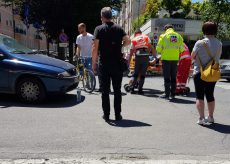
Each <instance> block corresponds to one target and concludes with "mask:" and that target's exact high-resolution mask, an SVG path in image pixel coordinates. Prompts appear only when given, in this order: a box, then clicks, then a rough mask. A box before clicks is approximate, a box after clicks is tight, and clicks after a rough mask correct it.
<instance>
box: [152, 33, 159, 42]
mask: <svg viewBox="0 0 230 164" xmlns="http://www.w3.org/2000/svg"><path fill="white" fill-rule="evenodd" d="M153 42H154V43H157V42H158V36H157V35H154V36H153Z"/></svg>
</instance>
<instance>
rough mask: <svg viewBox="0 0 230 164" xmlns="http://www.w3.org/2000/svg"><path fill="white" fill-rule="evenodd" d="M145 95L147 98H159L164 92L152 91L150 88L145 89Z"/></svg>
mask: <svg viewBox="0 0 230 164" xmlns="http://www.w3.org/2000/svg"><path fill="white" fill-rule="evenodd" d="M143 91H144V95H143V96H146V97H155V98H157V97H159V96H160V95H161V94H163V93H164V92H163V91H160V90H157V89H150V88H144V89H143Z"/></svg>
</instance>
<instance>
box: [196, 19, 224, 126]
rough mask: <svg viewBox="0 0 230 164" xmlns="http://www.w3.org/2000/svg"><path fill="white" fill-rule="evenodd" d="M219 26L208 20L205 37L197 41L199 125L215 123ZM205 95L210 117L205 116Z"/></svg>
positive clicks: (219, 43)
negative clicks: (217, 36)
mask: <svg viewBox="0 0 230 164" xmlns="http://www.w3.org/2000/svg"><path fill="white" fill-rule="evenodd" d="M217 30H218V27H217V25H216V24H215V23H213V22H206V23H204V25H203V27H202V31H203V34H204V35H205V38H204V39H202V40H199V41H197V42H196V44H195V46H194V48H193V51H192V58H193V59H194V84H195V90H196V98H197V101H196V107H197V110H198V112H199V115H200V118H199V120H198V121H197V124H199V125H207V124H212V123H214V117H213V113H214V110H215V98H214V89H215V85H216V82H217V81H218V80H219V78H220V69H219V60H220V56H221V53H222V43H221V42H220V41H219V40H218V39H217V38H216V35H217ZM204 97H206V99H207V102H208V104H207V105H208V113H209V115H208V117H206V118H205V112H204V109H205V103H204Z"/></svg>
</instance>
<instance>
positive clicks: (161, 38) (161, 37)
mask: <svg viewBox="0 0 230 164" xmlns="http://www.w3.org/2000/svg"><path fill="white" fill-rule="evenodd" d="M163 38H164V36H163V35H161V36H160V37H159V41H158V43H157V46H156V51H157V53H160V54H161V53H162V51H163V48H164V47H163Z"/></svg>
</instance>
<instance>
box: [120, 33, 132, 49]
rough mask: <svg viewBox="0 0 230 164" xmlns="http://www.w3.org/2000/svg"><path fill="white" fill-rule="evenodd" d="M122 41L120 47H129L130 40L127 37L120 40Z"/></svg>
mask: <svg viewBox="0 0 230 164" xmlns="http://www.w3.org/2000/svg"><path fill="white" fill-rule="evenodd" d="M122 40H123V44H122V47H126V46H128V45H130V43H131V40H130V38H129V36H128V35H125V36H124V37H123V38H122Z"/></svg>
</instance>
